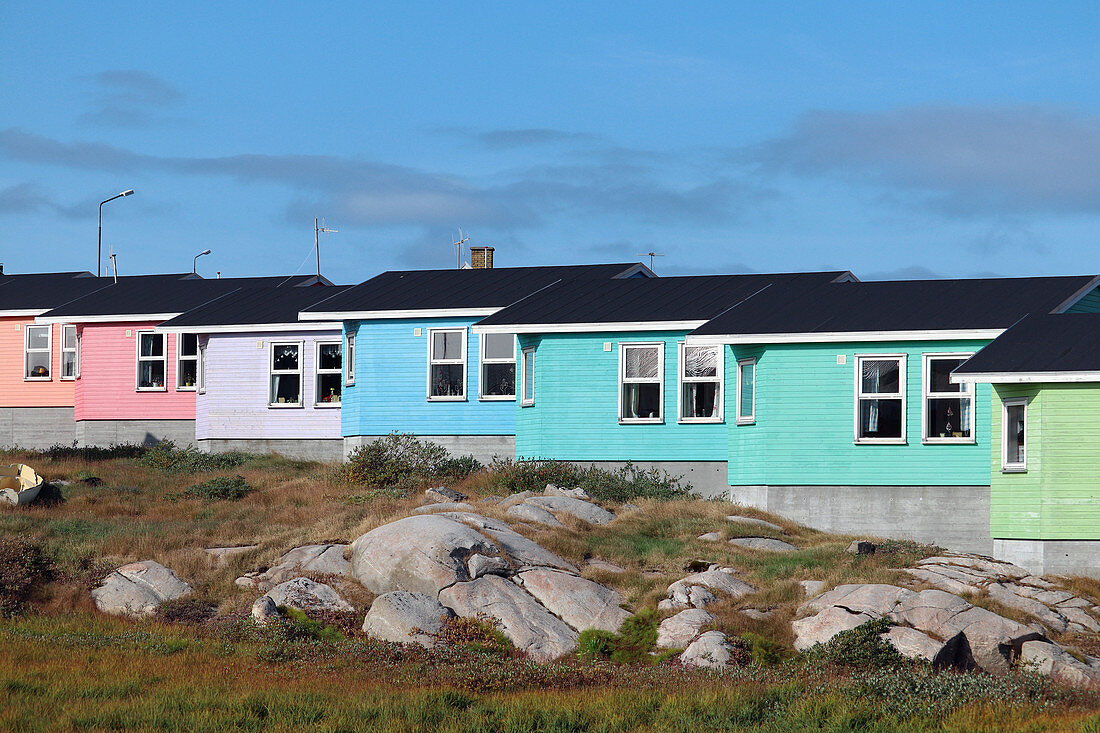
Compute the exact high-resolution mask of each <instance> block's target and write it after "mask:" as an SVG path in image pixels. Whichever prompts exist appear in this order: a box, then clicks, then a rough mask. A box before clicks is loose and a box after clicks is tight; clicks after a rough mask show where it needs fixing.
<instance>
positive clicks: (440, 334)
mask: <svg viewBox="0 0 1100 733" xmlns="http://www.w3.org/2000/svg"><path fill="white" fill-rule="evenodd" d="M463 335H464V334H463V332H461V331H435V332H434V333H432V358H433V359H436V360H439V359H461V358H462V336H463Z"/></svg>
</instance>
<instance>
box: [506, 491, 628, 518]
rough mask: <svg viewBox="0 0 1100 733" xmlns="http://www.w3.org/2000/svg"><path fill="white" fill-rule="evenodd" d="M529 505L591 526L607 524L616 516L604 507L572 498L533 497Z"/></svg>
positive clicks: (528, 502) (528, 500) (528, 501)
mask: <svg viewBox="0 0 1100 733" xmlns="http://www.w3.org/2000/svg"><path fill="white" fill-rule="evenodd" d="M525 503H527V504H531V505H532V506H537V507H542V508H543V509H546V510H547V511H549V512H553V513H554V514H570V515H572V516H574V517H576V518H577V519H580V520H583V521H585V522H588V523H589V524H607V523H608V522H610V521H611V520H612V519H614V518H615V515H614V514H612V513H611V512H609V511H607V510H606V509H604V508H603V507H600V506H596V505H595V504H593V503H591V502H588V501H583V500H581V499H576V498H573V497H571V496H532V497H531V498H529V499H527V500H526V502H525Z"/></svg>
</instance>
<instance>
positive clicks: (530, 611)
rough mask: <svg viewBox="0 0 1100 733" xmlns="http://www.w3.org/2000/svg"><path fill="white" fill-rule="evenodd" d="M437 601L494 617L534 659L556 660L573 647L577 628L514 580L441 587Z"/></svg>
mask: <svg viewBox="0 0 1100 733" xmlns="http://www.w3.org/2000/svg"><path fill="white" fill-rule="evenodd" d="M439 600H440V602H441V603H443V605H445V606H447V607H449V608H451V609H453V610H454V611H455V613H457V614H458V615H459V616H462V617H465V618H471V617H477V616H478V614H485V615H487V616H489V617H490V618H493V619H495V620H496V621H497V622H498V623H499V625H500V629H501V631H502V632H503V633H504V635H505V636H507V637H508V638H509V639H511V640H512V643H513V644H515V645H516V647H517V648H519V649H521V650H523V651H524V652H525V653H527V654H528V655H529V656H530V657H531V658H533V659H536V660H540V661H546V660H550V659H555V658H557V657H560V656H561V655H563V654H568V653H569V652H571V651H573V649H574V648H576V645H577V632H576V631H574V630H573V629H571V628H569V626H568V625H567V624H566V623H565V622H564V621H562V620H561V619H559V618H557V617H556V616H554V615H553V614H551V613H550V612H549V611H547V610H546V609H545V608H544V607H543V606H541V605H540V604H539V603H538V601H536V600H535V599H534V598H533V597H532V596H531V595H530V594H528V593H526V592H525V591H524V590H522V589H521V588H520V587H519V586H517V585H516V584H515V583H511V582H509V581H507V580H505V579H503V578H501V577H498V576H496V575H486V576H484V577H481V578H478V579H477V580H473V581H469V582H465V583H456V584H455V585H452V586H451V587H449V588H445V589H443V590H442V591H441V592H440V593H439Z"/></svg>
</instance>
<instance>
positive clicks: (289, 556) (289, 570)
mask: <svg viewBox="0 0 1100 733" xmlns="http://www.w3.org/2000/svg"><path fill="white" fill-rule="evenodd" d="M347 549H348V546H347V545H341V544H324V545H303V546H301V547H295V548H294V549H293V550H290V551H289V552H287V553H286V554H285V555H283V556H282V557H281V558H279V562H277V563H276V564H275V565H273V566H272V567H271V568H270V569H269V570H267V571H266V572H263V573H260V574H259V575H258V576H253V577H255V578H257V582H256V584H255V587H258V588H263V589H267V588H271V587H272V586H275V585H278V584H279V583H285V582H286V581H288V580H290V579H291V578H297V577H299V576H300V575H302V573H318V574H322V575H338V576H340V577H346V576H347V574H348V561H347V559H345V557H344V553H345V551H346V550H347ZM242 577H248V576H242ZM237 580H238V585H244V584H242V583H240V582H239V581H240V580H241V579H240V578H238V579H237Z"/></svg>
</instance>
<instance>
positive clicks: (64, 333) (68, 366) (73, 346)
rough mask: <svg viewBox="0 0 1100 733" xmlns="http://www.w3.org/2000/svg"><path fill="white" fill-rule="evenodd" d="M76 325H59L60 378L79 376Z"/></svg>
mask: <svg viewBox="0 0 1100 733" xmlns="http://www.w3.org/2000/svg"><path fill="white" fill-rule="evenodd" d="M79 344H80V342H79V341H78V337H77V335H76V326H62V327H61V378H62V379H76V378H77V377H79V376H80V350H79V348H78V347H79Z"/></svg>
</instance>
